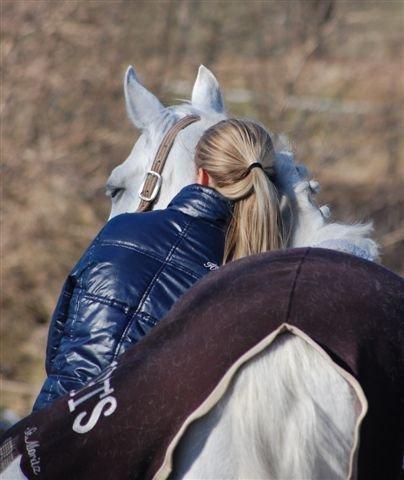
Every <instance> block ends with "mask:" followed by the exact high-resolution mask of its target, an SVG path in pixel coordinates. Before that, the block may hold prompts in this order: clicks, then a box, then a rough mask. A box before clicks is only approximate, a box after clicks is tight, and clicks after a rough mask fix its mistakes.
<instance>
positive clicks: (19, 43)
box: [0, 0, 404, 414]
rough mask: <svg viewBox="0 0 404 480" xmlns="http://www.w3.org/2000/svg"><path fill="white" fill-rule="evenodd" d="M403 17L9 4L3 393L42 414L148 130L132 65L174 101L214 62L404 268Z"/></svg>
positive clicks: (284, 5)
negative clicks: (117, 186) (73, 273)
mask: <svg viewBox="0 0 404 480" xmlns="http://www.w3.org/2000/svg"><path fill="white" fill-rule="evenodd" d="M403 27H404V14H403V7H402V3H401V2H399V1H379V2H377V1H373V2H366V1H357V2H342V1H333V0H322V1H318V0H305V1H299V0H289V1H284V2H273V1H267V2H255V1H250V2H233V1H222V2H216V1H199V0H196V1H192V2H191V1H187V0H178V1H164V2H163V1H154V2H143V1H134V2H127V1H121V0H114V1H91V2H90V1H88V2H76V1H57V2H55V1H52V2H51V1H48V2H43V1H12V2H11V1H3V2H2V47H1V48H2V51H1V53H2V62H1V66H2V82H1V86H2V104H3V105H2V106H3V113H4V121H3V124H2V137H1V140H2V142H1V146H2V150H1V152H2V159H3V160H4V163H3V165H4V174H5V175H4V177H3V178H4V180H3V200H4V202H3V212H4V213H3V220H4V221H3V229H2V233H3V234H2V249H3V250H2V251H3V255H2V287H3V288H2V311H1V313H2V322H1V335H2V341H1V356H2V358H1V371H0V374H1V378H2V380H3V382H2V395H1V403H0V405H1V406H2V407H9V408H12V409H14V410H15V411H17V412H19V413H20V414H25V413H27V412H28V411H29V408H30V406H31V403H32V400H33V397H34V396H35V393H36V391H37V389H38V387H39V385H40V384H41V382H42V380H43V377H44V371H43V362H44V349H45V342H46V333H47V328H48V322H49V317H50V315H51V312H52V310H53V308H54V305H55V301H56V298H57V295H58V292H59V289H60V287H61V283H62V280H63V278H64V276H65V275H66V273H67V272H68V270H69V269H70V268H71V267H72V265H73V264H74V262H75V261H76V260H77V258H78V257H79V255H80V253H81V252H82V250H83V249H84V248H85V246H86V245H87V244H88V242H89V241H90V240H91V238H92V237H93V235H94V234H95V233H96V232H97V230H98V229H99V228H100V227H101V225H102V224H103V222H104V221H105V219H106V217H107V213H108V210H109V202H108V199H107V198H105V197H104V196H103V184H104V182H105V180H106V178H107V176H108V174H109V172H110V171H111V169H112V168H113V167H114V166H115V165H117V164H119V163H120V162H122V161H123V160H124V158H125V157H126V155H127V154H128V153H129V151H130V148H131V145H132V144H133V142H134V140H135V138H136V132H135V131H134V130H133V129H132V127H131V125H130V124H129V122H128V121H127V120H126V114H125V111H124V102H123V96H122V76H123V73H124V71H125V69H126V66H127V65H128V64H131V63H132V64H134V65H135V67H136V68H137V70H138V73H139V76H140V78H141V79H142V80H143V81H144V83H145V84H146V85H147V86H148V87H149V88H151V89H153V91H154V92H156V93H158V94H159V95H160V98H161V99H162V100H163V101H166V102H173V101H175V99H176V98H178V97H179V96H180V97H182V98H183V97H184V96H189V93H190V88H191V85H192V82H193V80H194V77H195V74H196V70H197V66H198V65H199V64H200V63H204V64H205V65H207V66H208V67H209V68H211V69H212V70H213V71H214V72H215V74H216V75H217V77H218V78H219V80H220V82H221V85H222V88H223V90H224V93H225V96H226V93H227V95H228V98H229V99H231V100H232V101H228V109H229V111H230V112H231V113H232V114H234V115H243V116H250V117H252V118H255V119H258V120H260V121H262V122H264V123H265V124H266V125H268V127H269V128H270V129H271V130H273V131H277V132H285V133H286V134H288V135H289V137H290V138H291V139H292V140H293V143H294V145H295V150H296V156H297V158H298V160H300V161H302V162H304V163H306V164H308V166H309V167H310V169H311V170H312V171H313V173H314V175H315V177H316V178H317V179H319V180H320V181H321V183H322V187H323V193H322V194H321V196H320V200H321V201H322V202H323V203H324V202H328V203H329V204H330V205H331V206H332V207H333V212H334V216H335V217H336V218H338V219H341V220H357V219H362V220H364V219H370V218H371V219H373V220H374V222H375V231H376V237H377V239H378V240H379V241H380V242H381V245H382V247H383V263H384V264H385V265H386V266H387V267H388V268H391V269H392V270H393V271H395V272H397V273H401V274H403V273H404V188H403V178H404V162H403V155H402V153H403V142H402V136H401V135H400V133H401V132H402V122H403V114H402V112H403V109H402V107H403V95H404V93H403V50H402V41H403V35H402V32H403V31H404V28H403ZM178 80H181V81H184V82H186V83H187V84H189V88H188V89H187V88H186V85H185V86H182V85H180V86H179V85H177V84H176V83H175V82H177V81H178ZM237 89H238V90H240V89H242V90H247V91H248V92H249V98H248V99H247V100H245V99H244V100H243V98H242V96H241V95H240V91H237Z"/></svg>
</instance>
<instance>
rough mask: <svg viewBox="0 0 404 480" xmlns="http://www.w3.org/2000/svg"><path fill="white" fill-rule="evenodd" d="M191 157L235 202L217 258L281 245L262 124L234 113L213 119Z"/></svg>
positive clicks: (270, 152) (271, 157) (268, 139)
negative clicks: (238, 118) (223, 244)
mask: <svg viewBox="0 0 404 480" xmlns="http://www.w3.org/2000/svg"><path fill="white" fill-rule="evenodd" d="M195 162H196V166H197V167H198V168H203V169H204V170H206V171H207V173H208V174H209V176H210V178H211V181H212V187H214V188H215V189H216V190H217V191H219V192H220V193H221V194H222V195H224V196H225V197H227V198H229V199H231V200H233V201H234V202H235V204H234V210H233V218H232V220H231V222H230V225H229V228H228V230H227V235H226V242H225V248H224V258H223V263H227V262H229V261H232V260H236V259H238V258H242V257H245V256H247V255H253V254H256V253H260V252H266V251H268V250H273V249H277V248H281V247H282V246H283V245H284V238H283V237H284V234H283V231H282V230H283V228H282V217H281V213H280V208H279V198H278V197H279V196H278V191H277V189H276V187H275V185H274V183H273V182H272V181H271V179H272V180H273V178H274V176H275V152H274V148H273V145H272V141H271V137H270V136H269V134H268V132H267V131H266V130H265V129H264V128H263V127H261V126H260V125H258V124H256V123H253V122H250V121H246V120H236V119H228V120H223V121H222V122H219V123H217V124H216V125H213V126H212V127H211V128H209V129H208V130H206V131H205V133H204V134H203V136H202V137H201V139H200V140H199V143H198V145H197V147H196V152H195ZM256 163H259V164H260V165H254V166H253V167H252V168H251V165H252V164H256ZM263 166H265V171H264V169H263V168H259V167H263ZM249 167H250V168H249ZM255 167H258V168H255Z"/></svg>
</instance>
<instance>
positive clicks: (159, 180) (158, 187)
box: [138, 170, 162, 202]
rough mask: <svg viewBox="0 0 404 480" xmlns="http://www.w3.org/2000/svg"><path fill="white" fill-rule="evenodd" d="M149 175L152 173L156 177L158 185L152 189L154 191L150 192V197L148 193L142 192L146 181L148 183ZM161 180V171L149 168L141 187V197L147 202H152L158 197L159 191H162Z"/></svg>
mask: <svg viewBox="0 0 404 480" xmlns="http://www.w3.org/2000/svg"><path fill="white" fill-rule="evenodd" d="M148 175H152V176H153V177H155V178H156V179H157V182H156V185H155V186H154V188H153V191H152V193H151V194H150V196H149V197H147V196H146V195H143V194H142V191H143V188H144V186H145V183H146V181H147V178H148V177H147V176H148ZM161 180H162V179H161V175H160V174H159V173H157V172H154V171H153V170H148V171H147V172H146V175H145V177H144V180H143V182H142V185H141V186H140V188H139V193H138V195H139V197H140V198H141V199H142V200H144V201H145V202H152V201H153V200H154V199H155V198H156V197H157V195H158V193H159V191H160V187H161Z"/></svg>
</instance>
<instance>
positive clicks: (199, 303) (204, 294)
mask: <svg viewBox="0 0 404 480" xmlns="http://www.w3.org/2000/svg"><path fill="white" fill-rule="evenodd" d="M403 321H404V281H403V280H402V279H401V278H399V277H398V276H396V275H395V274H393V273H391V272H390V271H388V270H386V269H385V268H383V267H381V266H378V265H376V264H373V263H370V262H368V261H365V260H361V259H359V258H356V257H353V256H351V255H347V254H343V253H338V252H333V251H331V250H324V249H310V248H306V249H293V250H286V251H279V252H274V253H267V254H262V255H258V256H253V257H249V258H245V259H242V260H240V261H237V262H234V263H231V264H229V265H227V266H225V267H223V268H221V269H219V270H218V271H216V272H212V273H211V274H209V275H207V276H206V277H205V278H204V279H202V280H201V281H200V282H198V283H197V284H196V285H195V286H194V287H192V289H191V290H189V291H188V292H187V293H186V294H185V295H184V296H183V297H182V298H181V299H180V301H179V302H178V303H177V304H176V305H175V306H174V308H173V309H172V310H171V312H170V313H169V314H168V316H167V317H166V318H165V319H164V320H163V321H161V323H160V324H159V325H158V326H157V327H156V328H155V329H154V331H152V332H151V333H150V334H149V335H148V336H146V337H145V338H144V339H143V340H142V341H141V342H139V343H138V344H137V345H136V346H134V347H133V348H132V349H131V350H129V351H128V352H127V353H126V354H124V355H123V357H122V358H121V359H120V360H119V362H118V364H116V365H112V366H111V367H110V369H109V370H108V371H106V372H104V374H103V375H102V376H101V377H100V378H98V379H97V380H96V381H95V382H93V383H92V384H90V385H88V386H86V387H85V388H84V389H82V390H79V391H78V392H76V393H72V394H71V395H70V397H69V396H67V397H63V398H61V399H59V400H57V401H56V402H55V403H54V404H53V405H52V406H51V407H49V408H47V409H45V410H41V411H39V412H36V413H34V414H31V415H30V416H28V417H26V418H25V419H24V420H22V421H21V422H19V423H18V424H17V425H16V426H14V427H13V428H12V429H10V430H9V431H8V432H7V433H6V435H5V436H4V437H3V439H2V443H1V447H0V451H1V454H2V463H3V465H6V464H7V463H9V461H10V460H11V459H13V458H15V457H16V456H18V455H22V460H21V468H22V470H23V472H24V474H25V475H26V476H27V477H28V478H30V479H34V478H41V479H42V478H43V479H45V478H46V479H62V478H63V479H64V478H66V479H86V480H91V479H97V480H98V479H103V480H107V479H121V480H122V479H141V480H144V479H151V478H158V479H163V478H167V477H168V476H169V474H170V471H171V468H172V456H173V450H174V447H175V444H176V442H177V441H178V437H179V432H180V433H181V432H182V431H183V430H184V428H185V426H186V425H187V423H189V422H190V420H192V418H196V417H197V416H198V415H199V416H200V415H202V412H204V411H205V412H206V411H208V410H209V408H212V407H213V406H214V404H215V402H216V403H217V401H218V400H219V399H220V396H221V395H223V393H224V391H225V386H226V385H228V384H229V379H230V377H231V376H232V375H234V373H235V371H236V370H237V368H239V367H240V365H241V364H242V363H243V362H245V361H247V360H248V359H249V358H252V356H253V355H254V354H256V353H258V352H259V351H262V349H263V348H264V347H265V342H267V339H271V338H273V337H274V335H276V334H278V333H281V332H282V331H286V330H289V331H295V332H303V335H307V336H308V337H309V338H310V339H312V341H313V342H315V344H316V345H318V347H319V348H320V349H322V351H325V352H327V357H328V356H329V357H328V358H331V359H332V360H333V361H334V362H335V363H337V364H338V365H339V366H340V367H342V369H343V370H344V372H346V375H347V376H351V377H352V378H353V381H354V382H356V380H357V381H358V382H359V384H360V387H358V388H359V389H362V390H363V392H364V395H365V396H366V399H364V403H365V404H366V400H367V403H368V410H367V413H366V406H363V412H362V413H363V415H365V413H366V415H365V416H364V419H363V421H362V424H361V425H360V444H359V455H358V477H359V478H360V479H366V480H369V479H377V480H380V479H383V480H385V479H394V478H398V477H399V475H400V466H401V447H402V445H403V430H402V419H403V410H402V405H400V401H401V399H402V380H403V363H402V348H403ZM274 332H275V333H274ZM269 343H270V342H269V341H268V342H267V344H269ZM257 346H258V347H259V348H258V347H257ZM355 379H356V380H355ZM226 382H227V383H226ZM209 402H210V403H209ZM363 415H362V416H363ZM358 428H359V426H358Z"/></svg>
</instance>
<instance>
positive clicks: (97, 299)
mask: <svg viewBox="0 0 404 480" xmlns="http://www.w3.org/2000/svg"><path fill="white" fill-rule="evenodd" d="M83 298H85V299H87V300H94V301H95V302H98V303H102V304H103V305H107V306H108V307H114V308H117V309H119V310H122V311H123V312H125V313H129V311H130V310H131V309H132V308H133V307H130V306H129V305H128V304H127V303H125V302H121V301H120V300H115V299H109V298H105V297H102V296H101V295H96V294H94V293H89V292H86V293H85V294H84V295H83Z"/></svg>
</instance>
